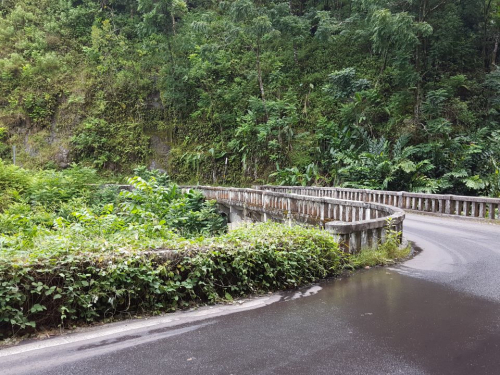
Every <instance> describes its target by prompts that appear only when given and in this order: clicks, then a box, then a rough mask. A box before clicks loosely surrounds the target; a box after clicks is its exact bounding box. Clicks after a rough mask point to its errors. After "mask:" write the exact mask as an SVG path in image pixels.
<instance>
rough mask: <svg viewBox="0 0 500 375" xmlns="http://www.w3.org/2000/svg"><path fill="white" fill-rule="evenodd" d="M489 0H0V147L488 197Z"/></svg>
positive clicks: (22, 153)
mask: <svg viewBox="0 0 500 375" xmlns="http://www.w3.org/2000/svg"><path fill="white" fill-rule="evenodd" d="M498 10H499V2H498V1H497V0H467V1H455V0H323V1H320V0H317V1H315V0H310V1H307V0H291V1H251V0H234V1H210V0H204V1H201V0H193V1H184V0H50V1H49V0H2V1H1V2H0V139H1V146H0V156H1V157H2V158H4V159H5V160H7V159H9V160H10V159H11V149H12V146H13V145H16V146H17V162H18V164H21V165H22V166H24V167H36V168H38V167H42V168H49V169H50V168H66V167H67V166H68V165H69V164H71V162H77V163H82V164H84V165H88V166H92V167H94V168H97V169H100V170H103V171H106V170H111V171H115V172H128V171H130V170H132V169H133V168H134V167H135V166H136V165H140V164H148V165H151V166H153V167H156V168H164V169H166V170H167V171H168V173H169V174H170V175H171V176H172V177H173V178H174V179H175V180H177V181H179V182H196V181H199V182H205V183H213V184H241V185H244V184H249V183H253V182H268V181H270V182H275V183H286V184H313V183H315V184H325V185H328V184H330V185H344V186H354V187H369V188H377V189H391V190H409V191H429V192H444V193H460V194H477V195H479V194H481V195H490V196H500V175H499V163H500V124H499V119H500V116H499V112H498V111H499V110H500V72H499V71H498V70H497V67H496V63H497V55H498V41H499V38H500V18H499V13H498Z"/></svg>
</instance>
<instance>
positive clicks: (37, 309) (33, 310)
mask: <svg viewBox="0 0 500 375" xmlns="http://www.w3.org/2000/svg"><path fill="white" fill-rule="evenodd" d="M45 310H47V307H45V306H43V305H40V304H38V303H37V304H35V305H33V307H32V308H31V309H30V312H31V313H37V312H41V311H45Z"/></svg>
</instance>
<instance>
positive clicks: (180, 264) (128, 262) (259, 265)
mask: <svg viewBox="0 0 500 375" xmlns="http://www.w3.org/2000/svg"><path fill="white" fill-rule="evenodd" d="M393 245H395V244H391V243H389V244H388V245H386V246H384V247H382V248H381V249H380V250H379V251H378V252H369V253H364V254H362V255H360V256H357V257H352V256H349V255H348V254H345V253H343V252H342V251H340V250H339V248H338V245H337V244H336V243H335V242H334V241H333V238H332V236H331V235H329V234H328V233H326V232H323V231H320V230H316V229H305V228H301V227H299V226H294V227H287V226H284V225H280V224H275V223H265V224H257V225H251V226H248V227H242V228H239V229H236V230H234V231H232V232H230V233H229V234H226V235H223V236H220V237H215V238H206V239H198V240H186V239H181V238H178V237H172V238H171V239H170V240H168V241H164V245H163V246H164V247H163V248H159V249H155V250H149V249H145V248H143V249H137V250H134V251H120V250H118V251H116V250H115V251H113V250H108V251H99V252H96V251H87V250H85V248H86V247H85V245H84V244H82V248H81V251H78V252H70V253H60V252H54V253H45V254H43V255H42V254H39V255H37V256H36V257H33V256H20V257H12V256H11V257H9V258H5V257H0V280H2V281H1V283H0V317H1V318H0V333H1V334H2V335H3V337H4V338H5V337H8V336H11V335H20V334H25V333H30V332H34V331H35V330H40V329H43V328H53V327H67V326H71V325H72V324H75V323H78V322H95V321H100V320H103V319H105V318H112V317H120V316H122V317H123V316H130V315H134V314H142V313H158V312H165V311H171V310H174V309H177V308H185V307H188V306H193V305H195V304H198V303H207V302H208V303H214V302H218V301H222V300H232V299H233V298H235V297H240V296H245V295H249V294H256V293H263V292H267V291H276V290H281V289H287V288H294V287H297V286H300V285H304V284H307V283H311V282H314V281H317V280H319V279H322V278H326V277H330V276H335V275H337V274H339V273H340V272H342V271H344V270H346V269H355V268H358V267H361V266H365V265H376V264H385V263H387V262H391V261H393V260H394V259H395V258H398V257H403V256H405V255H407V253H406V252H404V251H403V252H401V251H398V250H397V245H396V246H393Z"/></svg>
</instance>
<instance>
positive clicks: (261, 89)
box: [256, 41, 268, 121]
mask: <svg viewBox="0 0 500 375" xmlns="http://www.w3.org/2000/svg"><path fill="white" fill-rule="evenodd" d="M256 55H257V78H258V80H259V89H260V97H261V98H262V104H263V105H264V111H265V112H266V121H267V118H268V116H267V106H266V93H265V91H264V81H263V80H262V69H261V66H260V41H258V42H257V51H256Z"/></svg>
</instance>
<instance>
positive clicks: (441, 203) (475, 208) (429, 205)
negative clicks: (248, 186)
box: [255, 185, 500, 220]
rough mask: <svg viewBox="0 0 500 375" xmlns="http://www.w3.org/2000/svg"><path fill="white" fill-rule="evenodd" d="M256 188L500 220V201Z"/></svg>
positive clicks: (362, 191)
mask: <svg viewBox="0 0 500 375" xmlns="http://www.w3.org/2000/svg"><path fill="white" fill-rule="evenodd" d="M255 188H256V189H259V190H265V191H272V192H281V193H289V194H299V195H309V196H313V197H330V198H336V199H348V200H355V201H361V202H373V203H381V204H385V205H390V206H394V207H398V208H401V209H403V210H411V211H419V212H426V213H432V214H437V215H442V216H447V215H449V216H462V217H469V218H477V219H483V220H500V199H499V198H485V197H469V196H463V195H443V194H423V193H409V192H405V191H399V192H398V191H383V190H365V189H349V188H337V187H301V186H300V187H299V186H272V185H266V186H256V187H255Z"/></svg>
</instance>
